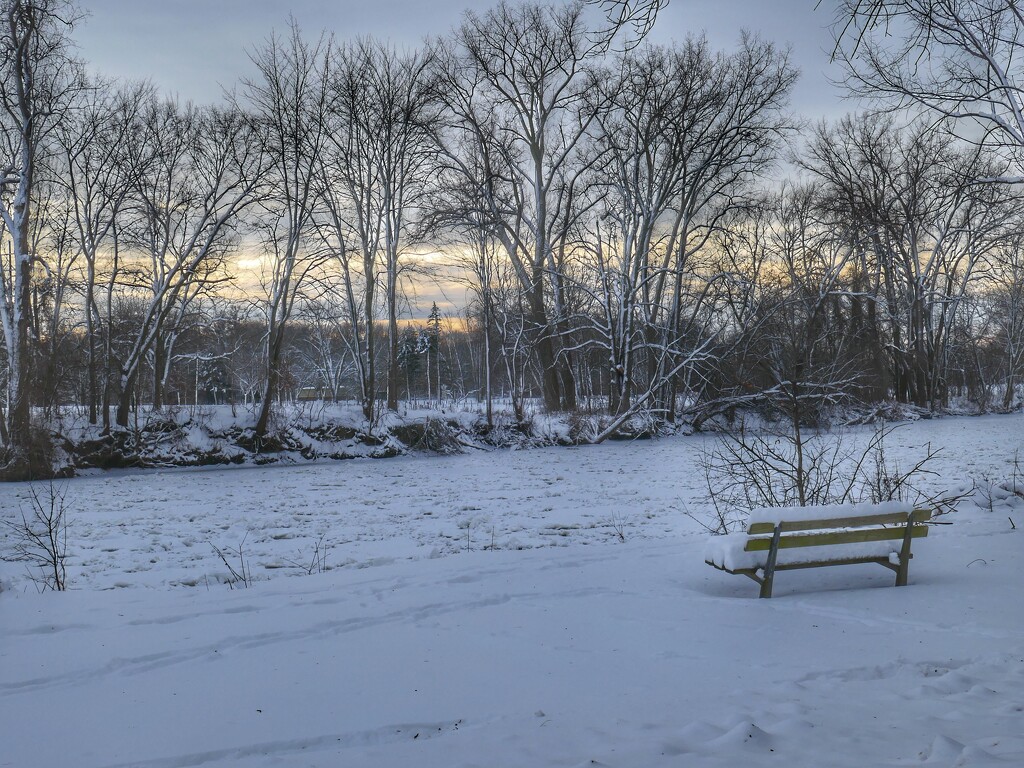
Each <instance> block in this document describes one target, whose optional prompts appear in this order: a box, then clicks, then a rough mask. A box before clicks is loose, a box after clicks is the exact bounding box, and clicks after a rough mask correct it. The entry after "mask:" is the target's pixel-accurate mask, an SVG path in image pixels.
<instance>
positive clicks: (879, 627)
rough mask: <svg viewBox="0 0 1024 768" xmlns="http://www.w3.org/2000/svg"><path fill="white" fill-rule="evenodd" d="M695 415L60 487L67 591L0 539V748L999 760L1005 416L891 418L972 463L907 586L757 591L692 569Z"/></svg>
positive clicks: (242, 756) (847, 583) (870, 583)
mask: <svg viewBox="0 0 1024 768" xmlns="http://www.w3.org/2000/svg"><path fill="white" fill-rule="evenodd" d="M706 439H707V438H702V437H680V438H671V439H663V440H657V441H646V442H635V443H629V444H622V443H619V444H609V445H602V446H596V447H582V448H551V449H537V450H527V451H516V452H508V451H496V452H492V453H483V452H481V453H476V454H471V455H464V456H456V457H443V458H425V457H408V458H398V459H389V460H382V461H372V460H353V461H347V462H328V463H322V464H304V465H302V466H296V467H270V468H245V469H242V468H237V469H219V470H208V471H197V470H174V471H166V472H156V471H145V472H139V471H136V472H120V473H116V474H106V475H94V476H91V477H85V478H79V479H76V480H73V481H71V482H70V484H69V485H68V486H67V502H68V506H69V512H68V514H69V516H70V527H69V542H68V543H69V553H70V558H69V561H68V564H69V568H68V580H69V584H70V589H71V591H69V592H67V593H63V594H54V593H47V594H38V593H37V591H36V589H35V586H34V585H33V583H32V582H31V581H30V580H29V579H28V578H27V576H26V573H25V570H24V567H23V566H20V565H17V564H11V563H0V583H2V585H3V592H2V593H0V766H11V767H12V768H33V767H34V766H39V767H40V768H50V767H53V768H56V767H57V766H75V767H76V768H91V767H99V766H125V767H126V768H127V767H128V766H133V767H135V766H137V767H139V768H178V767H184V766H215V767H218V768H220V767H226V766H261V767H262V766H267V767H269V766H287V767H289V768H291V767H293V766H294V767H297V766H374V767H377V766H380V767H390V766H395V767H399V766H403V767H404V766H410V767H412V766H417V767H418V766H425V767H429V766H437V768H442V767H443V768H452V767H454V766H480V767H481V768H491V767H497V766H524V767H527V766H529V767H533V766H538V767H540V766H574V767H575V766H621V767H622V768H637V767H638V766H683V767H689V766H712V767H714V766H722V767H723V768H733V767H734V766H776V765H777V766H787V768H788V767H791V766H816V767H817V766H836V767H839V766H851V767H852V766H857V767H858V768H861V767H863V766H908V765H909V766H916V765H924V766H950V767H952V766H989V765H996V766H1001V765H1007V766H1020V765H1024V601H1022V599H1021V591H1022V586H1024V572H1022V570H1021V565H1022V562H1024V558H1022V555H1024V530H1013V528H1012V527H1011V520H1010V518H1012V519H1013V520H1014V522H1015V523H1016V526H1017V528H1018V529H1024V501H1022V500H1021V499H1018V498H1016V497H1012V496H1010V497H1007V495H1006V494H1001V493H997V494H996V495H995V496H994V497H992V498H991V503H989V502H990V497H989V495H988V493H987V491H988V490H989V489H990V487H991V486H990V485H989V483H990V482H994V483H999V482H1001V481H1006V480H1009V479H1011V476H1012V474H1013V472H1014V467H1013V460H1014V454H1015V451H1017V450H1018V449H1020V455H1021V461H1022V462H1024V417H1022V416H1009V417H981V418H948V419H942V420H936V421H928V422H919V423H916V424H913V425H911V426H908V427H905V428H902V429H900V430H897V432H896V433H895V434H894V435H893V436H892V437H891V438H890V440H889V443H888V447H889V452H890V454H892V455H893V456H898V457H899V458H900V462H901V464H903V465H907V464H909V463H911V461H912V460H914V459H916V458H920V456H922V455H923V454H924V451H925V448H924V445H925V444H926V443H929V442H930V443H931V444H932V445H933V446H943V448H944V454H943V455H942V456H941V457H940V458H939V459H938V460H937V462H936V464H935V465H934V466H933V467H932V468H933V469H936V470H938V472H939V474H938V475H937V476H934V477H931V478H929V479H928V480H927V484H928V485H929V486H930V487H932V488H934V489H940V488H941V489H947V488H948V489H963V488H965V487H966V488H969V487H970V486H971V485H972V483H977V484H979V486H980V487H981V490H980V491H978V492H975V493H973V494H972V495H971V497H970V498H969V500H967V501H966V502H964V503H962V504H961V506H960V509H959V510H958V511H957V512H955V513H953V514H951V515H948V516H947V517H945V518H943V520H944V521H950V522H952V523H953V525H949V526H940V527H936V528H935V529H933V530H932V531H931V535H930V536H929V537H928V538H927V539H923V540H920V541H917V542H915V544H914V552H915V554H916V557H915V559H914V561H913V563H912V564H911V568H910V582H911V583H910V586H908V587H906V588H901V589H894V588H891V586H890V585H891V583H892V579H893V575H892V574H891V572H889V571H887V570H885V569H882V568H879V567H877V566H872V565H864V566H850V567H845V568H828V569H814V570H810V571H798V572H785V573H781V574H779V576H778V577H777V578H776V582H775V595H776V597H775V598H774V599H772V600H757V599H756V594H757V587H756V585H755V584H754V583H753V582H751V581H749V580H747V579H744V578H742V577H737V576H730V575H728V574H724V573H721V572H719V571H715V570H713V569H711V568H709V567H708V566H706V565H705V564H704V562H703V549H704V543H705V539H706V535H705V534H704V533H703V531H702V530H701V528H700V526H699V524H698V523H697V522H695V521H694V520H693V519H691V518H690V517H688V516H687V515H686V514H684V511H689V512H690V513H691V514H692V515H694V516H695V517H697V518H701V517H703V516H704V515H706V513H707V511H708V510H707V505H706V502H704V501H703V500H702V496H703V479H702V476H701V473H700V470H699V469H698V467H697V463H696V458H697V456H698V454H699V452H700V451H701V449H702V447H703V446H704V444H705V440H706ZM27 494H28V489H27V488H26V487H24V486H18V485H7V486H0V510H2V512H0V514H3V515H4V516H5V519H9V520H10V519H14V517H15V516H16V514H17V510H18V508H19V505H21V506H22V507H24V506H25V504H26V499H27ZM0 546H3V541H2V539H0ZM215 547H217V548H219V549H220V550H221V552H223V553H224V555H225V557H226V559H227V565H225V563H224V561H223V560H222V559H221V558H220V556H218V554H217V553H216V551H215V549H214V548H215ZM325 551H326V554H324V552H325ZM318 555H319V559H318ZM243 562H244V565H245V568H246V569H247V572H248V573H251V585H250V586H249V587H248V588H242V587H241V585H239V584H234V585H231V584H229V583H228V582H229V581H230V579H231V569H235V570H236V571H238V570H239V569H241V568H242V563H243ZM228 566H231V567H230V568H229V567H228ZM309 571H313V573H312V574H310V573H309ZM320 571H323V572H320ZM232 586H233V587H234V588H232Z"/></svg>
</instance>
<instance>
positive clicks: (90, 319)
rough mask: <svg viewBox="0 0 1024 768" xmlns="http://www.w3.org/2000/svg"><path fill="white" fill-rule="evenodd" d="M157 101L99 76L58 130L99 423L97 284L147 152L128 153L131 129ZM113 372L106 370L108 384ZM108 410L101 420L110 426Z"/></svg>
mask: <svg viewBox="0 0 1024 768" xmlns="http://www.w3.org/2000/svg"><path fill="white" fill-rule="evenodd" d="M154 99H155V96H154V95H153V93H152V89H151V88H150V87H149V86H145V85H127V86H121V87H114V86H112V85H111V84H109V83H106V82H104V81H101V80H97V81H95V82H93V83H92V84H91V85H90V86H89V87H88V88H87V89H86V90H85V91H83V93H82V103H81V104H80V105H79V106H78V108H77V109H76V110H75V111H74V112H73V113H72V114H70V115H69V116H68V117H67V119H65V120H62V121H61V123H60V125H59V126H58V128H57V137H58V141H59V143H60V149H61V155H62V157H61V159H60V166H61V172H60V173H58V174H57V175H56V178H57V179H58V180H59V182H61V183H62V184H63V185H64V186H66V189H67V192H68V195H69V198H70V200H71V202H72V206H73V207H72V210H73V213H74V225H75V230H76V233H75V234H76V239H77V242H78V247H79V249H80V250H81V254H82V256H83V258H84V260H85V274H84V281H83V282H84V286H83V291H84V302H85V306H84V315H85V318H84V320H85V347H86V360H87V363H86V364H87V368H88V370H87V372H86V376H87V387H88V393H87V400H88V414H89V423H90V424H96V423H97V421H98V418H97V411H98V406H99V404H100V402H101V399H102V395H101V393H100V391H99V389H100V385H99V380H100V371H99V368H100V358H101V356H102V349H101V346H100V341H101V336H102V318H101V314H100V308H99V302H98V297H97V288H98V284H99V279H100V274H99V273H100V268H101V264H100V262H101V259H102V256H103V251H104V249H105V248H106V247H107V244H108V242H109V240H110V239H111V238H112V236H113V234H114V232H115V229H116V222H117V220H118V218H119V217H120V216H121V214H122V211H123V210H124V208H125V207H126V204H127V202H128V200H129V197H130V196H131V195H132V194H133V193H134V191H135V190H136V188H137V182H138V177H139V173H140V172H141V170H142V169H141V168H140V167H139V164H140V163H145V162H147V161H148V159H149V158H147V157H146V156H145V155H144V154H141V155H140V154H139V153H137V152H136V153H133V152H131V151H130V148H131V146H132V142H131V141H130V138H131V136H132V134H133V133H135V132H138V131H141V130H142V123H141V120H140V112H141V110H142V108H143V106H144V105H145V104H146V103H151V102H152V101H153V100H154ZM108 379H109V371H104V372H103V382H104V388H105V386H106V382H107V381H108ZM109 418H110V414H109V410H105V411H104V414H103V424H104V426H105V427H109V426H110V421H109Z"/></svg>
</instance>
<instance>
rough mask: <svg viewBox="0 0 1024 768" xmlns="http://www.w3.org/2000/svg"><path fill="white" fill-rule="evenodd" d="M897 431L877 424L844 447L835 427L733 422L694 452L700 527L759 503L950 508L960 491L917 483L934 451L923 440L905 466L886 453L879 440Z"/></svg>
mask: <svg viewBox="0 0 1024 768" xmlns="http://www.w3.org/2000/svg"><path fill="white" fill-rule="evenodd" d="M895 429H897V427H895V426H891V425H885V424H883V425H881V426H880V427H878V429H876V430H875V433H874V434H873V435H872V436H871V438H870V439H869V440H868V442H867V444H866V445H865V446H864V447H863V448H860V449H856V448H853V447H850V446H849V441H848V440H847V439H846V438H847V435H845V434H844V433H842V432H835V433H832V432H821V431H816V432H814V433H813V434H810V435H808V434H807V433H801V432H798V431H794V430H790V429H785V428H781V429H780V428H778V427H777V426H769V427H767V428H764V429H761V430H757V431H754V430H748V429H747V428H746V426H745V425H744V424H743V421H742V420H740V422H739V428H738V429H737V430H736V431H734V432H730V433H727V434H725V435H723V436H722V437H720V438H719V440H718V441H717V443H716V445H715V446H714V448H712V449H710V450H708V451H706V452H705V453H704V454H703V456H702V457H701V460H700V463H701V468H702V469H703V472H704V480H705V483H706V485H707V489H708V498H709V499H710V501H711V503H712V506H713V508H714V511H713V521H712V523H711V524H710V525H705V527H706V528H707V529H708V530H709V531H711V532H712V533H728V532H729V531H730V530H734V529H735V528H737V527H738V526H739V525H741V524H742V521H743V520H744V519H745V514H744V513H746V512H749V511H750V510H752V509H756V508H758V507H789V506H815V505H827V504H848V503H871V504H878V503H881V502H885V501H906V502H909V503H912V504H914V505H923V506H929V507H932V508H933V509H935V511H936V513H937V514H940V515H941V514H945V513H946V512H949V511H951V510H952V509H953V508H954V507H955V505H956V503H957V502H958V501H959V500H960V499H961V498H963V496H964V495H965V494H963V493H956V492H948V491H940V492H937V493H931V492H928V491H926V490H924V489H923V488H922V487H921V486H920V481H921V480H922V479H923V478H924V477H927V476H933V475H935V474H936V473H935V472H934V471H933V470H931V469H929V467H928V465H929V464H931V463H932V462H933V461H934V459H935V458H937V457H938V455H939V453H940V451H939V449H936V448H932V446H931V445H930V444H929V445H928V446H926V448H925V454H924V456H923V457H921V458H920V459H918V460H917V461H915V462H914V463H913V464H911V465H910V466H909V467H907V468H903V467H901V466H900V463H899V461H898V460H893V459H890V458H889V456H888V454H887V452H886V439H887V438H888V437H889V435H891V434H892V433H893V431H894V430H895Z"/></svg>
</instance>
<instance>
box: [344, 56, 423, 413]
mask: <svg viewBox="0 0 1024 768" xmlns="http://www.w3.org/2000/svg"><path fill="white" fill-rule="evenodd" d="M433 59H434V51H433V50H432V49H431V48H429V47H428V48H424V49H421V50H419V51H415V52H412V53H408V54H400V53H398V52H397V51H396V50H394V49H393V48H391V47H390V46H388V45H386V44H384V43H380V42H377V41H373V40H369V39H364V40H360V41H357V42H355V43H351V44H347V45H342V46H339V47H337V48H336V49H335V51H334V62H335V64H334V71H333V75H332V79H331V83H330V94H331V105H330V113H329V114H330V130H329V131H328V133H327V136H328V139H329V141H330V149H329V156H328V158H327V161H326V162H325V173H326V182H327V192H328V195H329V196H328V198H327V201H326V202H327V203H328V205H329V208H330V213H331V219H330V221H331V222H332V223H333V224H334V225H335V226H334V230H335V232H334V237H335V239H336V242H337V244H338V249H339V253H344V251H346V250H347V249H346V248H345V247H344V245H343V244H342V243H343V242H344V241H345V240H350V241H351V242H353V243H355V244H356V245H357V247H358V249H359V251H360V252H361V255H362V272H363V275H364V279H365V280H367V281H369V280H376V273H377V271H378V270H380V271H381V272H382V273H383V277H384V304H385V310H386V313H387V328H388V363H387V407H388V408H389V409H390V410H396V409H397V408H398V388H399V361H398V357H399V355H398V344H399V330H398V311H399V304H400V291H399V284H400V280H401V276H402V256H403V255H404V253H405V251H406V250H407V249H408V248H409V246H410V245H413V244H415V241H416V234H415V233H414V231H413V224H414V223H415V217H416V215H417V212H418V209H419V208H421V206H422V201H423V199H424V197H425V195H426V192H427V189H428V181H429V180H430V169H431V168H432V167H433V165H434V162H433V149H432V147H433V136H434V123H435V122H436V120H437V109H436V107H435V104H436V99H435V93H436V91H435V89H434V87H433V78H434V73H433ZM339 196H340V197H339ZM346 232H347V233H350V235H349V237H346ZM342 267H343V269H346V270H347V269H348V266H347V265H346V264H342ZM367 287H368V288H369V290H368V291H367V293H368V298H367V299H366V300H365V301H364V313H365V318H364V327H365V328H366V333H367V334H368V336H369V338H368V339H367V341H366V344H365V348H366V350H367V351H369V350H371V349H372V348H373V341H372V334H373V331H372V325H373V318H372V311H373V306H372V305H373V289H372V287H370V286H369V285H367ZM365 367H366V370H367V375H368V378H370V379H372V376H370V375H369V373H368V372H369V371H370V370H372V369H373V367H374V366H373V363H372V361H369V360H368V361H367V362H366V366H365ZM367 386H368V387H369V388H371V389H372V386H373V385H372V383H371V382H368V383H367Z"/></svg>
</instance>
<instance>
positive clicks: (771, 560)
mask: <svg viewBox="0 0 1024 768" xmlns="http://www.w3.org/2000/svg"><path fill="white" fill-rule="evenodd" d="M781 535H782V524H781V523H776V524H775V532H774V533H773V534H772V546H771V549H769V550H768V563H767V564H766V565H765V567H764V581H762V582H761V594H760V595H759V597H771V596H772V580H773V579H774V578H775V561H776V559H778V555H779V538H780V536H781Z"/></svg>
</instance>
